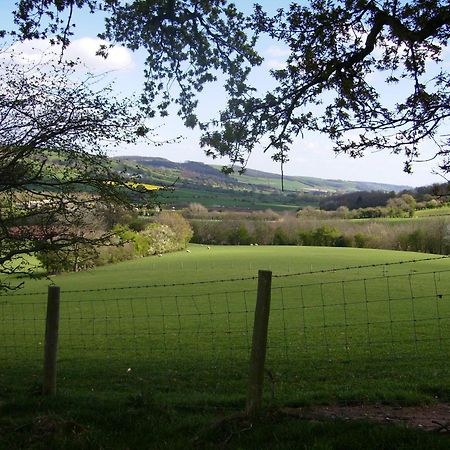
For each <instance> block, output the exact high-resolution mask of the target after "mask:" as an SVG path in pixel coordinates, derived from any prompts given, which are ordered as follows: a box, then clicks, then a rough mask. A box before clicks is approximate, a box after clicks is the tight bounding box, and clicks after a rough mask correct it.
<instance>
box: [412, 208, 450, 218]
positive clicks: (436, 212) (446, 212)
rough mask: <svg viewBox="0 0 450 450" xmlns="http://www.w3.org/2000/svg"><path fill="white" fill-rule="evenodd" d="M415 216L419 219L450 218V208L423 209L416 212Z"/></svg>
mask: <svg viewBox="0 0 450 450" xmlns="http://www.w3.org/2000/svg"><path fill="white" fill-rule="evenodd" d="M415 215H416V216H417V217H436V216H450V206H445V207H443V208H434V209H422V210H420V211H416V212H415Z"/></svg>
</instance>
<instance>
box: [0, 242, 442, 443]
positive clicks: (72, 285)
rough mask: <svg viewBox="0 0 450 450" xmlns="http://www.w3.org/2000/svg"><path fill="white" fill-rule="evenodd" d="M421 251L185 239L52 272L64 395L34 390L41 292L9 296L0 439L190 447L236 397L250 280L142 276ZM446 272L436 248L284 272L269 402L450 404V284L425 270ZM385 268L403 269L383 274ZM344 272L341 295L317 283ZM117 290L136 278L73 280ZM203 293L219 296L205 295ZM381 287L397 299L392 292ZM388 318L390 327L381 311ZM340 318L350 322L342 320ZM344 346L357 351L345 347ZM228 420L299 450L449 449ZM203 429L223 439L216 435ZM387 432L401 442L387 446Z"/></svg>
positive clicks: (283, 423) (245, 438)
mask: <svg viewBox="0 0 450 450" xmlns="http://www.w3.org/2000/svg"><path fill="white" fill-rule="evenodd" d="M416 257H417V258H422V257H426V255H415V254H411V253H403V252H388V251H378V250H361V249H336V248H333V249H328V248H302V247H283V248H277V247H212V248H211V250H208V249H207V248H206V247H202V246H191V253H186V252H182V253H176V254H171V255H164V257H162V258H146V259H140V260H136V261H131V262H127V263H122V264H118V265H114V266H106V267H102V268H98V269H95V270H92V271H88V272H83V273H79V274H67V275H62V276H58V277H54V282H55V283H57V284H58V285H60V286H61V287H62V290H63V304H62V321H61V346H60V381H59V386H60V389H59V396H58V399H57V400H55V401H44V400H43V399H41V398H40V397H39V396H37V397H36V396H32V395H31V396H30V394H31V393H32V392H33V390H34V389H35V388H36V387H37V383H38V382H39V379H40V359H41V353H42V344H39V342H41V341H42V339H41V337H42V333H43V321H42V319H41V317H42V316H43V314H44V305H43V304H44V300H45V295H36V296H35V295H33V296H24V295H20V296H17V297H15V298H14V299H6V300H3V299H0V300H2V301H1V306H2V313H3V316H2V317H3V319H1V320H2V321H3V323H2V324H1V325H2V328H1V329H2V334H3V337H2V341H3V342H5V343H6V345H5V347H8V345H12V348H5V349H4V353H3V354H0V361H2V363H4V367H5V368H6V367H8V369H7V370H3V371H1V372H0V386H2V388H1V391H0V413H1V415H0V431H3V433H0V436H1V437H0V448H11V449H13V448H24V447H25V448H100V447H103V448H136V449H137V448H186V447H190V446H191V444H190V439H191V438H192V437H193V436H194V435H195V433H196V432H197V431H198V430H199V428H201V427H202V426H204V425H206V424H207V423H208V422H210V421H211V420H213V419H214V417H217V415H218V414H219V415H220V414H226V413H228V412H232V411H235V410H236V409H239V408H241V407H242V405H243V403H244V398H245V378H246V372H247V359H248V347H247V345H248V340H249V337H250V336H251V320H252V315H253V313H252V311H253V306H252V305H253V303H254V295H255V293H254V289H255V280H243V281H235V282H233V283H231V282H227V283H220V284H215V285H209V284H204V285H199V286H196V287H195V290H193V288H192V286H178V287H175V286H172V287H171V286H165V287H160V288H151V289H150V288H148V289H143V288H142V287H139V286H142V285H152V284H159V285H160V284H167V285H169V284H172V283H174V282H176V283H182V282H191V281H197V280H210V279H218V278H231V277H237V278H244V277H247V276H253V275H255V273H256V271H257V269H260V268H269V269H272V270H273V271H274V274H281V273H290V274H291V275H292V274H293V273H296V272H303V271H310V270H311V269H312V270H319V269H333V268H336V269H338V268H340V267H346V266H349V265H350V266H353V265H360V264H363V265H364V264H367V263H368V262H370V263H371V264H375V263H390V262H395V261H402V260H410V259H414V258H416ZM446 268H448V261H447V260H440V261H434V262H423V263H414V264H402V265H392V266H386V267H375V268H360V269H357V270H353V271H344V272H340V271H336V272H327V273H317V274H314V275H304V276H301V277H297V276H290V277H288V278H281V279H279V278H275V279H274V290H273V301H272V315H271V322H270V329H271V334H270V336H269V339H270V346H271V348H270V349H269V353H268V364H269V367H270V368H271V369H272V370H273V371H274V372H275V373H276V377H277V379H278V381H277V382H276V396H275V400H274V401H275V404H296V405H299V404H300V405H302V404H314V403H334V402H336V401H339V402H369V403H370V402H380V401H384V402H390V403H400V404H405V403H406V404H411V403H417V402H418V403H421V402H432V401H435V397H439V399H440V400H444V401H449V400H450V388H449V386H450V373H449V372H450V371H449V370H448V369H447V366H448V365H447V364H442V363H441V361H442V359H441V358H442V356H443V355H446V351H447V350H448V348H447V347H446V346H447V345H448V341H442V340H441V341H439V339H438V334H437V333H438V331H439V332H440V333H444V335H445V336H448V333H449V331H450V330H449V323H448V319H441V321H439V328H437V323H438V321H437V320H436V314H437V313H436V307H439V308H440V310H439V315H440V317H441V316H442V318H444V317H449V316H450V310H448V306H447V305H448V303H449V301H448V300H449V297H448V292H449V290H450V280H449V279H448V273H446V274H445V276H444V275H442V277H441V276H440V278H439V280H437V279H436V277H434V276H432V277H430V276H425V275H424V276H421V275H419V273H420V272H425V271H434V270H442V269H446ZM415 271H418V272H415ZM383 275H391V276H394V275H399V276H398V277H397V278H392V281H393V282H392V283H391V284H390V285H389V286H388V285H387V284H386V279H385V278H384V277H383ZM343 279H345V280H360V281H355V282H352V283H350V282H349V283H347V284H345V289H346V293H345V299H344V298H343V297H342V296H343V290H342V283H339V282H338V283H331V284H323V285H320V284H319V285H318V284H317V282H325V281H328V282H333V281H339V280H343ZM363 280H366V281H363ZM436 283H437V285H436ZM46 284H48V282H45V281H34V282H30V283H29V285H28V286H27V287H26V289H25V291H23V292H22V293H21V294H24V293H27V291H28V292H35V291H42V292H44V293H45V285H46ZM299 285H303V287H302V288H300V291H301V292H299V288H298V286H299ZM123 286H134V288H131V289H127V290H119V289H118V290H115V291H96V292H91V293H69V292H68V291H70V290H73V289H80V288H83V289H96V288H99V287H107V288H120V287H123ZM281 286H282V287H283V289H281V288H280V287H281ZM289 286H290V287H289ZM436 286H437V287H438V289H439V290H440V292H446V293H447V294H446V295H445V296H444V298H443V301H442V302H441V303H439V305H437V304H436V301H435V300H433V297H426V296H425V295H424V294H425V293H427V292H428V293H429V292H433V291H434V290H435V289H436ZM388 287H389V289H390V291H389V292H388V291H387V288H388ZM411 289H413V290H414V293H415V296H416V297H417V298H416V301H415V303H414V305H412V304H411V300H410V299H409V297H408V291H410V290H411ZM243 290H246V291H247V292H246V293H245V294H244V293H243ZM208 292H212V294H211V295H209V296H208V295H203V296H202V294H206V293H208ZM366 292H369V295H367V294H365V293H366ZM193 294H195V297H192V295H193ZM386 296H390V297H391V300H394V301H392V302H389V303H388V302H385V301H384V299H385V298H386ZM300 298H301V299H302V303H301V305H303V308H302V307H300V305H299V299H300ZM402 298H404V299H405V300H404V301H403V300H401V299H402ZM361 299H362V300H363V301H361ZM395 299H398V300H395ZM5 302H7V303H5ZM352 303H353V304H352ZM345 305H346V306H345ZM389 308H392V309H391V311H390V316H389V314H388V312H389V311H388V309H389ZM39 315H40V316H39ZM179 317H180V319H179ZM388 317H391V319H393V320H394V323H395V327H394V328H392V327H391V325H390V324H389V323H385V322H386V318H388ZM23 318H25V319H27V320H21V319H23ZM105 318H108V321H105ZM324 319H325V322H326V325H327V327H323V321H324ZM417 319H419V322H417ZM415 320H416V321H415ZM421 320H425V322H422V321H421ZM426 320H428V322H427V321H426ZM342 321H344V322H345V323H348V324H349V325H351V326H349V327H346V328H342V327H341V326H340V324H341V323H342ZM369 323H372V325H371V326H370V325H368V324H369ZM358 324H360V325H358ZM391 324H392V322H391ZM305 326H306V327H307V328H305ZM149 330H150V331H151V332H150V333H149ZM285 330H286V331H285ZM286 333H287V334H286ZM390 333H394V334H393V335H391V334H390ZM418 336H419V337H421V338H422V339H421V340H419V341H418V340H417V337H418ZM426 338H430V340H431V341H430V342H427V341H426ZM397 341H398V342H397ZM349 345H350V350H348V349H347V348H345V347H346V346H347V347H348V346H349ZM417 345H418V347H417ZM439 345H440V346H441V347H439ZM21 346H23V350H21V349H20V348H21ZM445 348H447V350H445ZM392 356H395V358H393V359H392V358H391V357H392ZM417 356H420V357H421V358H422V359H421V360H420V359H417ZM128 369H131V370H128ZM266 394H267V396H269V393H268V392H267V393H266ZM39 415H41V416H45V417H46V420H47V422H48V423H47V424H46V425H45V424H44V425H41V426H38V425H37V424H36V423H35V421H34V419H35V418H36V416H39ZM268 423H270V424H271V427H268ZM27 424H28V425H27ZM22 425H24V427H22ZM46 427H47V428H50V430H48V429H47V428H46ZM74 427H75V431H74V430H73V428H74ZM52 430H53V431H52ZM71 430H72V431H71ZM149 430H151V432H149ZM232 431H233V430H232ZM234 432H235V436H234V438H233V441H232V442H234V443H235V444H237V443H239V445H241V446H243V447H242V448H291V447H292V448H298V447H296V445H298V440H299V439H300V440H302V442H303V443H304V445H305V446H306V448H394V447H396V448H399V445H400V444H402V445H404V448H445V445H448V440H446V438H445V437H437V436H436V437H435V436H428V435H427V436H425V435H423V434H421V433H416V432H410V431H406V430H394V429H386V428H383V427H381V426H368V425H358V424H338V425H336V424H326V423H325V424H309V423H303V422H300V423H299V422H298V421H296V420H292V419H289V420H287V419H283V420H281V419H273V420H272V419H269V418H267V419H263V422H262V423H261V424H257V423H256V424H255V429H254V430H253V431H250V432H248V433H239V430H237V431H236V430H234ZM317 433H320V436H321V437H320V439H319V438H318V437H317ZM349 433H350V434H353V435H354V437H351V436H349ZM228 436H229V434H226V435H225V436H222V437H220V436H219V439H220V441H222V440H224V439H226V438H227V437H228ZM208 439H209V440H208V442H210V443H211V442H212V443H211V448H214V447H215V445H216V444H217V441H216V440H215V439H218V437H217V436H209V438H208ZM383 442H384V443H385V444H386V443H387V442H390V443H391V444H392V445H393V446H394V447H393V446H392V445H391V446H390V447H383V445H381V444H380V443H383ZM277 446H278V447H277Z"/></svg>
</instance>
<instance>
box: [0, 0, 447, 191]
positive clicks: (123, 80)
mask: <svg viewBox="0 0 450 450" xmlns="http://www.w3.org/2000/svg"><path fill="white" fill-rule="evenodd" d="M260 3H261V4H263V5H264V6H265V7H267V8H269V12H273V11H274V9H275V8H277V7H282V6H286V5H287V4H288V3H289V2H288V1H285V0H280V1H276V2H275V1H269V0H265V1H261V2H260ZM11 4H12V2H11V1H8V0H0V7H1V11H2V15H1V19H0V26H3V27H9V26H11V23H12V20H11V16H10V15H9V14H8V13H7V11H9V10H10V9H11ZM236 4H237V5H238V7H240V6H242V7H243V8H245V10H246V11H249V9H250V6H251V4H252V2H249V1H246V0H237V1H236ZM74 21H75V22H76V23H77V28H76V34H75V36H74V40H73V43H72V45H71V47H70V48H69V52H70V54H71V55H74V56H78V57H80V58H81V59H82V60H83V61H84V62H85V63H86V65H87V67H88V68H89V70H96V71H99V72H100V71H111V73H110V75H109V78H110V79H111V80H114V81H115V89H116V90H117V95H129V94H131V93H133V92H134V93H136V94H139V90H140V88H141V86H142V83H143V76H142V68H143V60H144V57H143V54H142V53H141V52H139V51H138V52H136V53H132V52H130V51H129V50H127V49H124V48H115V49H114V50H113V51H112V52H111V53H110V58H109V59H108V60H107V61H104V60H102V59H101V58H99V57H96V56H95V51H96V49H97V46H98V41H97V40H96V34H97V33H98V32H100V31H101V30H102V18H101V17H100V16H99V15H98V14H95V15H90V14H87V13H85V12H80V11H77V12H76V14H75V17H74ZM45 46H46V43H40V44H38V45H37V44H36V43H32V44H31V43H28V44H25V45H22V46H21V51H25V52H27V53H28V54H29V55H30V56H31V55H33V53H34V52H36V51H37V50H36V47H40V48H43V47H45ZM258 50H259V51H260V53H261V55H262V56H263V57H264V63H263V65H262V67H260V68H258V69H257V70H256V71H255V73H254V74H253V75H252V81H253V82H254V84H255V86H256V87H257V88H258V89H259V90H261V92H263V91H265V90H266V89H267V88H268V87H270V84H271V80H270V77H269V70H270V69H271V68H277V67H279V66H280V65H282V64H283V60H284V58H285V57H286V49H284V48H282V47H281V46H279V45H277V43H275V42H272V41H270V40H268V39H265V40H263V41H261V42H260V43H259V44H258ZM447 54H448V53H447ZM212 98H213V99H214V102H211V99H212ZM224 103H225V96H224V94H223V90H222V87H221V86H220V83H218V84H216V85H212V86H209V87H208V88H207V89H205V91H204V92H203V93H202V95H201V97H200V107H199V115H200V117H202V118H210V117H211V116H212V115H215V114H217V112H218V110H219V109H220V107H221V106H223V104H224ZM149 125H150V126H152V127H157V129H158V134H159V136H160V139H162V140H164V139H171V138H173V137H174V136H183V138H182V139H181V140H180V141H179V142H178V143H173V144H164V145H162V146H157V147H156V146H152V145H147V144H144V143H142V144H138V145H137V146H133V147H123V148H120V149H117V150H115V151H114V155H120V154H127V155H132V154H139V155H146V156H159V157H164V158H167V159H170V160H174V161H185V160H195V161H203V162H206V163H215V164H221V163H223V164H226V163H227V160H225V159H224V160H212V159H211V158H207V157H206V156H205V154H204V152H203V150H202V149H201V148H200V147H199V145H198V140H199V136H200V134H199V132H198V131H195V130H194V131H192V130H187V129H185V128H184V127H183V124H182V123H181V121H180V120H179V118H178V117H177V116H176V114H174V113H173V114H171V115H170V116H169V117H168V118H164V120H162V119H155V120H153V121H152V122H150V123H149ZM331 148H332V144H331V142H329V141H328V140H327V138H326V137H324V136H322V135H316V134H306V135H305V137H304V138H303V139H300V138H299V139H296V140H295V141H294V143H293V145H292V149H291V151H290V154H289V159H290V161H289V162H288V163H287V165H286V166H285V173H286V174H287V175H304V176H312V177H319V178H331V179H345V180H364V181H375V182H385V183H392V184H406V185H413V186H419V185H424V184H430V183H433V182H442V181H443V179H442V177H440V176H438V175H433V174H432V170H433V168H434V165H433V164H434V163H421V164H416V165H415V166H414V173H413V174H412V175H408V174H405V173H404V172H403V158H402V157H401V156H398V155H391V154H387V153H383V152H378V153H370V152H369V153H367V154H366V155H365V156H364V157H363V158H360V159H356V160H355V159H352V158H350V157H348V156H346V155H338V156H336V155H335V154H334V153H333V151H332V150H331ZM425 154H426V151H425ZM248 167H251V168H255V169H259V170H265V171H268V172H275V173H276V172H278V171H279V166H278V164H277V163H274V162H273V161H272V160H271V158H270V154H264V153H263V152H262V149H261V148H256V149H255V150H254V151H253V153H252V155H251V157H250V160H249V163H248Z"/></svg>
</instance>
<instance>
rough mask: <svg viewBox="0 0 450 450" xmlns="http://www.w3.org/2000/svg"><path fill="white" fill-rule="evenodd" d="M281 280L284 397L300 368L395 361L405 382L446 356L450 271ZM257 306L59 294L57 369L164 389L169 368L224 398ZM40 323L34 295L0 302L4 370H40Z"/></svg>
mask: <svg viewBox="0 0 450 450" xmlns="http://www.w3.org/2000/svg"><path fill="white" fill-rule="evenodd" d="M380 266H382V265H380ZM289 280H290V282H291V283H292V284H291V285H287V284H285V285H282V286H275V287H273V288H272V303H271V314H270V321H269V341H268V356H267V364H268V367H269V369H268V370H269V372H268V373H272V372H273V371H279V372H281V373H283V374H284V375H283V377H284V380H285V389H288V386H290V387H289V389H293V388H292V386H294V385H295V384H296V383H297V384H298V383H299V381H298V380H299V377H300V379H301V377H302V376H303V377H306V373H307V372H308V370H309V371H311V377H315V376H317V374H318V373H319V372H318V370H319V369H320V370H321V371H323V373H326V374H327V376H329V377H330V376H336V371H337V370H341V369H337V368H338V367H340V368H342V367H344V366H342V364H344V365H345V364H348V363H354V364H356V366H352V367H353V368H354V367H359V368H360V369H361V367H365V366H364V364H365V363H367V362H371V363H376V364H380V365H381V366H380V367H383V370H385V371H386V370H388V369H389V370H393V367H397V366H395V364H394V363H393V361H394V362H395V361H402V364H406V365H403V366H402V369H401V370H402V371H404V372H406V373H409V376H412V375H414V373H413V372H414V368H415V367H418V365H420V366H424V365H426V364H428V365H430V367H431V368H432V369H430V370H432V371H434V372H433V373H437V372H436V371H438V370H439V368H440V365H441V363H439V362H437V363H435V361H442V360H445V359H447V358H448V357H449V356H450V269H443V270H439V271H422V272H419V271H414V270H409V271H408V272H407V273H403V274H389V273H388V271H387V270H382V271H381V273H379V274H378V275H374V276H371V277H367V276H366V277H356V278H355V277H354V276H353V278H351V279H343V278H341V279H336V280H334V279H331V280H329V281H322V282H316V281H314V280H313V281H304V280H303V281H302V280H301V279H292V278H291V277H290V278H289ZM81 294H83V295H81ZM114 294H115V295H114ZM118 294H122V296H121V295H118ZM255 302H256V290H255V289H249V290H235V291H233V290H229V291H222V290H221V289H220V288H219V287H217V288H216V289H215V290H214V291H211V292H207V293H200V294H190V295H187V294H186V295H185V294H183V295H166V296H164V295H154V292H153V291H152V290H151V289H150V288H148V289H144V288H142V289H139V290H138V291H133V292H129V291H127V290H125V289H124V290H121V291H119V290H114V291H112V292H110V295H109V296H107V297H101V296H100V297H99V296H98V295H96V292H92V291H84V292H77V295H68V294H67V293H65V292H64V291H62V293H61V316H60V326H59V330H60V331H59V335H60V340H59V360H60V362H61V363H62V364H63V366H64V364H65V365H66V367H75V366H76V367H83V368H84V369H83V370H84V371H85V372H86V373H88V374H89V373H93V372H95V370H96V369H97V368H98V367H100V366H108V365H109V364H110V365H113V364H115V365H116V366H120V367H121V368H122V369H123V370H125V368H127V370H128V369H130V370H131V368H132V367H134V365H136V364H141V365H147V367H151V371H152V372H151V373H152V374H153V375H155V374H159V376H160V377H162V378H163V379H164V377H165V374H167V373H170V371H169V372H168V368H171V369H170V370H173V371H175V370H176V374H177V375H176V377H178V378H180V377H181V378H182V377H183V374H184V376H185V377H186V378H189V379H191V380H196V381H195V382H197V381H198V382H200V381H199V379H200V378H201V377H202V376H203V375H201V374H208V376H209V377H213V378H214V380H215V381H214V382H215V383H216V385H217V383H218V382H219V381H218V380H219V379H220V382H221V383H223V385H224V386H228V388H229V385H228V384H227V383H228V382H229V380H230V379H232V378H233V377H234V378H235V379H236V380H240V381H242V380H243V379H245V377H246V373H247V372H246V370H247V366H246V363H247V361H248V359H249V353H250V346H251V338H252V330H253V318H254V310H255ZM45 315H46V295H44V294H42V293H41V294H40V295H39V296H36V295H35V296H34V297H33V298H31V297H29V296H23V297H21V296H20V295H14V296H12V297H2V298H0V340H1V341H0V362H1V363H2V364H3V366H4V367H13V366H14V365H18V364H19V365H21V366H23V367H26V366H27V364H28V363H29V364H31V365H32V364H35V365H36V363H37V362H39V361H41V360H42V357H43V345H44V342H43V339H44V332H45ZM358 364H359V366H358ZM433 364H435V365H434V366H433ZM398 367H400V366H398ZM175 368H176V369H175ZM122 369H121V370H122ZM202 370H203V372H202ZM399 370H400V369H399ZM213 372H214V374H215V375H214V376H212V375H211V373H213ZM404 372H402V373H404ZM344 373H346V372H345V371H344ZM430 373H431V372H430ZM397 375H398V373H397ZM205 376H206V375H205ZM271 376H272V375H271ZM176 377H175V376H173V378H174V379H175V378H176ZM164 382H165V381H164V380H163V381H161V383H164ZM192 383H194V381H192ZM199 386H204V384H202V382H200V384H199ZM199 389H200V388H199ZM224 389H225V388H224ZM294 390H295V389H294ZM290 392H293V391H290ZM286 395H287V396H288V397H289V395H288V394H286Z"/></svg>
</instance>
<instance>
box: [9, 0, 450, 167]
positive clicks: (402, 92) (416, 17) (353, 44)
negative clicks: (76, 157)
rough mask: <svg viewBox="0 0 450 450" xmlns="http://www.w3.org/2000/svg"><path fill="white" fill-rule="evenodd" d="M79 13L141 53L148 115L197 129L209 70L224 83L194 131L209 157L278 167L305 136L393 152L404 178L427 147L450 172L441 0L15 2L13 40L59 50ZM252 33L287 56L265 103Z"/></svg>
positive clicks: (449, 14)
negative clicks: (252, 80) (216, 109)
mask: <svg viewBox="0 0 450 450" xmlns="http://www.w3.org/2000/svg"><path fill="white" fill-rule="evenodd" d="M77 7H79V8H82V7H86V8H89V10H90V11H91V12H95V11H96V10H102V11H104V13H105V14H106V23H105V30H104V32H103V33H102V36H103V37H105V38H107V39H110V40H111V41H113V42H119V43H122V44H124V45H126V46H128V47H129V48H131V49H136V48H144V49H146V50H147V55H148V57H147V66H146V69H145V70H146V84H145V90H144V94H143V101H144V103H145V105H146V106H147V107H148V112H150V113H151V114H152V113H153V112H154V110H155V109H156V110H157V109H158V108H159V109H160V111H161V112H162V113H163V114H164V113H166V111H167V106H168V104H169V102H170V101H175V102H177V103H178V104H179V106H180V108H179V111H180V112H179V114H180V115H182V116H183V118H184V119H185V123H186V124H187V125H189V126H195V125H196V124H197V118H196V116H195V107H196V106H197V101H196V98H195V94H196V93H197V92H199V91H200V90H201V89H202V87H203V85H204V83H206V82H210V81H213V80H214V79H215V73H216V72H217V71H222V72H224V73H226V74H227V75H228V78H227V82H226V88H227V91H228V94H229V101H228V105H227V108H226V110H224V111H222V112H221V114H220V118H219V119H218V120H216V121H215V122H212V123H208V124H199V126H200V127H201V128H202V129H203V131H204V136H203V138H202V144H203V145H204V146H205V148H206V151H207V153H209V154H211V155H213V156H215V155H226V156H229V157H230V158H231V160H232V161H233V162H240V163H244V162H245V161H246V160H247V157H248V153H249V152H251V151H252V150H253V148H254V147H255V146H256V145H263V146H264V148H265V149H266V150H268V151H272V152H273V157H274V158H275V159H278V160H280V161H281V162H282V163H283V161H286V160H287V151H288V149H289V146H290V144H291V143H292V141H293V139H294V138H295V137H296V136H298V135H302V134H303V133H304V132H305V131H307V130H313V131H318V132H322V133H326V134H327V135H328V136H329V137H330V138H331V139H332V140H333V141H334V143H335V150H336V151H339V152H346V153H348V154H350V155H351V156H360V155H362V154H364V152H365V151H367V150H386V151H390V152H394V153H402V154H403V155H404V156H405V170H406V171H411V170H412V166H411V164H412V162H414V161H416V160H419V159H420V155H421V153H422V152H421V149H422V147H421V146H427V147H431V146H432V147H433V148H434V157H438V159H439V163H438V165H439V167H440V168H441V169H442V171H443V172H444V173H448V172H449V171H450V157H449V156H450V138H449V133H448V130H446V129H445V126H446V124H447V123H448V117H449V108H450V107H449V105H450V101H449V100H450V99H449V86H450V77H449V73H448V65H446V64H444V63H443V62H444V61H443V60H445V58H446V54H445V52H446V51H448V39H449V34H450V6H449V3H448V1H447V0H411V1H408V2H406V1H403V0H384V1H375V0H311V1H310V2H309V3H306V2H305V3H303V2H291V3H290V5H289V7H287V8H286V9H280V10H279V11H278V12H277V13H276V15H275V16H273V17H270V16H269V15H268V14H267V13H266V12H265V11H264V10H263V8H262V7H261V6H258V5H255V8H254V12H253V14H251V15H249V16H245V15H244V14H242V13H240V12H239V11H238V9H237V8H236V7H235V6H234V5H233V4H232V3H228V2H227V1H226V0H212V1H203V0H159V1H154V0H151V1H150V0H139V1H137V0H135V1H131V2H129V3H122V2H120V1H118V0H103V1H101V0H44V1H42V0H39V1H36V0H21V1H18V7H17V11H16V22H17V24H18V25H19V34H20V36H21V37H22V38H30V37H38V36H49V35H52V36H56V39H58V40H60V41H61V42H62V43H63V44H64V45H66V44H67V42H68V40H69V39H70V33H71V25H72V23H71V17H72V11H73V9H74V8H77ZM44 24H46V25H44ZM259 35H268V36H270V37H271V38H272V39H274V40H275V42H277V43H278V44H280V45H283V46H285V47H286V48H288V49H289V51H290V54H289V56H288V58H287V61H286V66H285V68H283V69H281V70H274V71H273V72H272V75H273V77H274V79H275V82H276V87H275V88H274V89H273V90H271V91H270V92H268V93H267V94H265V95H262V96H261V95H257V94H256V93H255V91H254V89H253V88H252V87H251V86H250V85H249V83H248V73H249V71H250V68H251V66H253V65H256V64H259V63H260V62H261V59H260V57H259V56H258V55H257V54H256V53H255V51H254V50H253V47H252V45H253V43H254V37H253V36H259ZM104 51H105V52H107V49H104ZM447 57H448V55H447ZM172 85H176V86H177V88H176V89H175V88H172V90H170V89H168V87H170V86H172ZM158 99H159V102H156V105H157V106H156V107H155V101H156V100H158Z"/></svg>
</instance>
